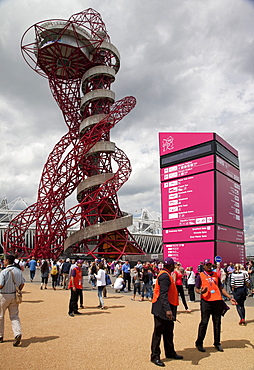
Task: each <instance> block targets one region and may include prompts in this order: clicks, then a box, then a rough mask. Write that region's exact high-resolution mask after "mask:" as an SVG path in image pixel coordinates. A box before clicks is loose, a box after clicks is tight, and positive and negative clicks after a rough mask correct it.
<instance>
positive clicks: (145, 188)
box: [0, 0, 254, 255]
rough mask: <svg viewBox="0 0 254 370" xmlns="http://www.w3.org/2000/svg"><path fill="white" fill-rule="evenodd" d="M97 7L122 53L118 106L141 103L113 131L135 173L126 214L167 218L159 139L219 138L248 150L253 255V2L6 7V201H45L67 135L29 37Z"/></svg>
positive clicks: (1, 93) (1, 36)
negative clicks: (26, 55)
mask: <svg viewBox="0 0 254 370" xmlns="http://www.w3.org/2000/svg"><path fill="white" fill-rule="evenodd" d="M90 7H92V8H94V9H95V10H97V11H98V12H99V13H100V14H101V15H102V18H103V21H104V22H105V23H106V27H107V30H108V33H109V35H110V38H111V42H112V43H113V44H114V45H115V46H116V47H117V48H118V50H119V52H120V54H121V69H120V71H119V73H118V74H117V77H116V81H115V83H114V84H113V85H112V90H114V91H115V93H116V99H121V98H122V97H124V96H127V95H133V96H135V97H136V99H137V106H136V108H135V109H134V110H133V111H132V112H131V113H130V114H129V116H128V117H126V118H125V119H124V120H123V121H122V122H121V123H119V125H118V126H116V127H115V128H114V129H113V130H112V132H111V140H112V141H115V142H116V144H117V146H118V147H119V148H121V149H122V150H124V151H125V153H126V154H127V156H128V157H129V159H130V160H131V163H132V168H133V172H132V175H131V177H130V179H129V181H128V182H127V183H126V184H125V185H124V186H123V188H122V189H121V190H120V192H119V202H120V205H121V209H122V210H123V211H127V212H130V213H133V214H134V215H138V214H140V210H141V208H143V207H145V208H147V209H148V210H149V211H150V212H160V188H159V151H158V133H159V132H162V131H168V132H171V131H184V132H185V131H186V132H216V133H218V134H219V135H220V136H222V137H223V138H224V139H225V140H227V141H228V142H229V143H230V144H231V145H232V146H234V147H235V148H236V149H237V150H238V151H239V155H240V164H241V178H242V191H243V203H244V222H245V230H246V246H247V250H248V254H252V255H253V254H254V186H253V183H254V165H253V157H254V146H253V138H254V22H253V19H254V1H250V0H241V1H240V0H223V1H221V0H206V1H203V0H181V1H179V0H160V1H156V0H146V1H144V0H104V1H101V0H93V1H87V0H72V1H70V0H61V1H60V0H54V1H52V0H43V1H41V0H40V1H39V0H0V53H1V58H0V76H1V81H0V142H1V150H0V200H1V199H2V198H3V197H7V198H8V201H11V200H13V199H15V198H17V197H19V196H21V197H22V198H23V199H24V200H25V202H27V203H28V204H31V203H34V202H35V201H36V193H37V188H38V185H39V180H40V176H41V172H42V168H43V165H44V163H45V162H46V159H47V156H48V154H49V153H50V151H51V150H52V148H53V146H54V144H55V143H56V142H58V140H59V139H60V137H61V136H62V135H63V134H64V133H65V132H66V126H65V123H64V120H63V118H62V115H61V112H60V110H59V108H58V107H57V105H56V103H55V101H54V99H53V97H52V95H51V92H50V90H49V87H48V82H47V80H46V79H44V78H42V77H41V76H39V75H38V74H36V73H35V72H34V71H33V70H32V69H31V68H29V67H28V65H27V64H26V63H25V61H24V60H23V58H22V56H21V52H20V40H21V37H22V35H23V33H24V32H25V31H26V30H27V28H29V27H30V26H31V25H33V24H35V23H37V22H39V21H43V20H47V19H56V18H58V19H59V18H62V19H68V18H69V17H70V15H72V14H74V13H77V12H79V11H81V10H84V9H87V8H90ZM73 198H74V197H73ZM68 203H69V204H68ZM71 205H73V199H69V200H68V202H67V207H70V206H71Z"/></svg>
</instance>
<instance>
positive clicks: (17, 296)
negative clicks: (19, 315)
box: [9, 270, 22, 304]
mask: <svg viewBox="0 0 254 370" xmlns="http://www.w3.org/2000/svg"><path fill="white" fill-rule="evenodd" d="M9 271H10V273H11V275H12V280H13V283H14V285H15V289H16V303H17V304H20V303H21V302H22V292H21V290H20V289H19V287H18V286H17V284H16V281H15V279H14V274H13V272H12V270H9Z"/></svg>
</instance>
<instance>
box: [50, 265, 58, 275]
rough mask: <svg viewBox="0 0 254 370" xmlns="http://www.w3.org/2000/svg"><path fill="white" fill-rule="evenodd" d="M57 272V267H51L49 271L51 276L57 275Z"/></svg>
mask: <svg viewBox="0 0 254 370" xmlns="http://www.w3.org/2000/svg"><path fill="white" fill-rule="evenodd" d="M57 274H58V270H57V265H53V266H52V269H51V275H57Z"/></svg>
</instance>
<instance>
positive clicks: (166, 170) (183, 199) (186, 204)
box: [159, 132, 245, 270]
mask: <svg viewBox="0 0 254 370" xmlns="http://www.w3.org/2000/svg"><path fill="white" fill-rule="evenodd" d="M159 145H160V181H161V210H162V229H163V231H162V233H163V255H164V258H166V257H172V258H173V259H174V260H175V261H179V262H181V263H182V265H183V266H184V267H185V268H186V267H188V266H193V268H194V270H195V269H196V268H197V266H198V265H199V264H200V262H201V261H202V260H204V259H205V258H210V259H211V260H213V261H215V257H217V258H216V259H218V260H220V259H221V260H222V263H229V262H233V263H236V262H239V263H242V264H244V263H245V247H244V231H243V227H244V226H243V210H242V194H241V182H240V170H239V160H238V152H237V150H235V149H234V148H233V147H232V146H231V145H230V144H228V143H227V142H226V141H225V140H223V139H222V138H221V137H220V136H219V135H217V134H215V133H179V132H178V133H164V132H163V133H159Z"/></svg>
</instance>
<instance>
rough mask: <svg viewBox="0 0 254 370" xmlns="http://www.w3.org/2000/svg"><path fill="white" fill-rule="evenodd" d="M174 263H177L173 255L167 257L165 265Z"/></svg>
mask: <svg viewBox="0 0 254 370" xmlns="http://www.w3.org/2000/svg"><path fill="white" fill-rule="evenodd" d="M174 264H175V261H174V260H173V258H171V257H167V258H165V260H164V265H174Z"/></svg>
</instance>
